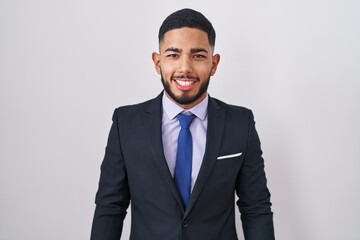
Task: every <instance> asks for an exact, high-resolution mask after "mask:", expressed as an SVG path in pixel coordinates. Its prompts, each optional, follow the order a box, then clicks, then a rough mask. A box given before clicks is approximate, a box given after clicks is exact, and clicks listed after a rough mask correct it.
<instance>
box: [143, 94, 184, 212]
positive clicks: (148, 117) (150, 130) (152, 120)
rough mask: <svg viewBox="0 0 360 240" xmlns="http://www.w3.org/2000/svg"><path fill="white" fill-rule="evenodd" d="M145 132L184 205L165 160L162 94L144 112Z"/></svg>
mask: <svg viewBox="0 0 360 240" xmlns="http://www.w3.org/2000/svg"><path fill="white" fill-rule="evenodd" d="M142 116H143V121H144V126H145V128H144V129H145V132H146V135H147V140H148V143H149V145H150V149H151V152H152V155H153V159H154V161H155V163H156V165H157V166H158V168H159V170H160V173H161V175H162V177H163V179H164V182H165V183H166V185H167V187H168V188H169V190H170V192H171V193H172V194H173V195H174V197H175V199H176V200H177V202H178V203H179V204H180V205H181V206H182V201H181V198H180V195H179V193H178V191H177V188H176V186H175V183H174V180H173V178H172V176H171V173H170V171H169V167H168V165H167V162H166V160H165V156H164V149H163V145H162V136H161V132H162V130H161V126H162V125H161V121H162V94H160V95H159V96H158V97H157V98H155V99H154V100H153V101H152V102H151V103H150V105H149V106H148V108H147V109H146V110H145V111H144V112H143V113H142Z"/></svg>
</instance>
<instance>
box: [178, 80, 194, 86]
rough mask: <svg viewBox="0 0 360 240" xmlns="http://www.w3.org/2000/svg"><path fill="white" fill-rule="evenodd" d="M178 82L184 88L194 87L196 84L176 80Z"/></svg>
mask: <svg viewBox="0 0 360 240" xmlns="http://www.w3.org/2000/svg"><path fill="white" fill-rule="evenodd" d="M176 82H177V83H178V84H179V85H180V86H183V87H188V86H190V85H192V84H193V83H194V82H193V81H181V80H176Z"/></svg>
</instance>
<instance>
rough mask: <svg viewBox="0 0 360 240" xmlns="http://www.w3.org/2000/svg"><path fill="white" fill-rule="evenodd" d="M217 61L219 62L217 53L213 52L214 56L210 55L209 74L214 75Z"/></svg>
mask: <svg viewBox="0 0 360 240" xmlns="http://www.w3.org/2000/svg"><path fill="white" fill-rule="evenodd" d="M219 62H220V55H219V54H215V55H214V56H212V67H211V71H210V74H211V76H214V74H215V72H216V69H217V66H218V64H219Z"/></svg>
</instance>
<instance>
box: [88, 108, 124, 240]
mask: <svg viewBox="0 0 360 240" xmlns="http://www.w3.org/2000/svg"><path fill="white" fill-rule="evenodd" d="M112 120H113V123H112V126H111V129H110V133H109V138H108V142H107V146H106V150H105V157H104V160H103V162H102V164H101V175H100V181H99V189H98V191H97V194H96V200H95V203H96V209H95V214H94V219H93V224H92V230H91V240H119V239H120V237H121V232H122V227H123V221H124V218H125V215H126V210H127V208H128V206H129V203H130V193H129V186H128V181H127V175H126V169H125V165H124V157H123V154H122V150H121V145H120V133H119V126H118V124H119V123H118V114H117V110H115V112H114V114H113V118H112Z"/></svg>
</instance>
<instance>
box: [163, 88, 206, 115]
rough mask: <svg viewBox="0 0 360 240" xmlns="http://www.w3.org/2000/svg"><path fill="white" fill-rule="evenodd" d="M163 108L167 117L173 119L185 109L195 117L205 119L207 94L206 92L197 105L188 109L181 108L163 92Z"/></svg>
mask: <svg viewBox="0 0 360 240" xmlns="http://www.w3.org/2000/svg"><path fill="white" fill-rule="evenodd" d="M162 103H163V109H164V112H165V113H166V115H167V116H168V117H169V119H174V118H175V117H176V116H177V115H178V114H179V113H181V112H183V111H186V112H191V113H192V114H194V115H195V116H196V117H197V118H199V119H201V120H202V121H204V120H205V118H206V116H207V110H208V104H209V95H208V94H206V97H205V98H204V99H203V100H202V101H201V102H200V103H198V104H197V105H195V106H194V107H192V108H190V109H187V110H185V109H183V108H182V107H180V106H179V105H177V104H176V103H174V102H173V101H172V100H171V99H170V98H169V97H168V96H167V95H166V94H165V92H164V94H163V99H162Z"/></svg>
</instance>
